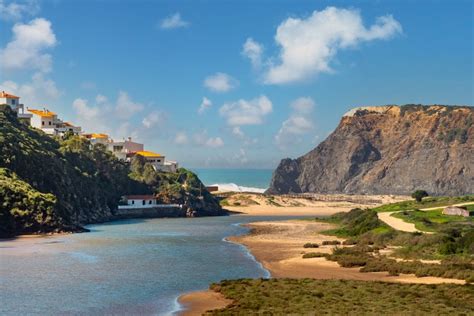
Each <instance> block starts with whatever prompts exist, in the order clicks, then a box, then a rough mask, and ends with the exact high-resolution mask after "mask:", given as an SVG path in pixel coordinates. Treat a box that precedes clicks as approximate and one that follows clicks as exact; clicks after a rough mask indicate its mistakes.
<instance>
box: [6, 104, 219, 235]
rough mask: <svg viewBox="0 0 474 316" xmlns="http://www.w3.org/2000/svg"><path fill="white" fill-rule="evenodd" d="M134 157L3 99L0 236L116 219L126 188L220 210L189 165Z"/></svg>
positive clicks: (199, 211)
mask: <svg viewBox="0 0 474 316" xmlns="http://www.w3.org/2000/svg"><path fill="white" fill-rule="evenodd" d="M133 165H134V166H135V169H133V168H131V166H130V165H129V164H127V163H125V162H122V161H119V160H118V159H117V158H115V156H113V155H112V154H111V153H110V152H108V151H107V150H106V149H105V147H104V146H103V145H100V144H99V145H94V146H92V145H91V144H90V143H89V141H87V140H86V139H84V138H81V137H77V136H71V137H68V138H65V139H61V138H52V137H50V136H48V135H46V134H44V133H43V132H41V131H38V130H36V129H34V128H31V127H29V126H26V125H24V124H22V123H21V122H19V121H18V120H17V118H16V114H15V113H14V112H13V111H12V110H11V109H10V108H9V107H1V108H0V238H2V237H11V236H15V235H18V234H24V233H47V232H61V231H71V232H76V231H83V230H84V229H83V228H82V226H83V225H86V224H90V223H98V222H103V221H107V220H111V219H114V218H115V213H116V210H117V206H118V203H119V201H120V198H121V196H122V195H126V194H151V193H156V194H160V197H161V199H162V200H165V199H166V201H167V202H170V203H179V204H184V205H185V206H186V212H185V213H183V214H181V213H180V214H181V215H182V216H204V215H206V216H207V215H222V214H223V211H222V209H221V207H220V206H219V203H218V201H217V200H216V199H215V198H214V197H213V196H212V195H211V194H210V193H209V192H207V191H206V190H205V187H204V186H203V185H202V184H201V182H200V180H199V179H198V178H197V177H196V176H195V175H194V174H192V173H191V172H189V171H187V170H185V169H180V170H179V172H178V173H173V174H163V173H159V172H155V171H154V170H153V168H152V167H151V166H150V165H148V164H146V163H143V161H136V162H134V164H133ZM131 169H133V170H131ZM201 188H203V189H202V190H201ZM202 191H203V192H202ZM197 192H199V194H198V193H197Z"/></svg>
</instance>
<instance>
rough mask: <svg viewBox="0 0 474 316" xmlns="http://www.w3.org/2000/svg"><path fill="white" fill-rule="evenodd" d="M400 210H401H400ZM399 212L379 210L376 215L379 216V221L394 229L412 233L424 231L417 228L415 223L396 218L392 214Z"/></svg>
mask: <svg viewBox="0 0 474 316" xmlns="http://www.w3.org/2000/svg"><path fill="white" fill-rule="evenodd" d="M400 212H403V211H400ZM400 212H380V213H377V216H378V217H379V219H380V220H381V221H383V222H385V224H387V225H389V226H391V227H393V228H394V229H396V230H401V231H403V232H409V233H414V232H422V233H424V232H423V231H421V230H419V229H417V228H416V227H415V224H413V223H407V222H405V221H404V220H402V219H400V218H396V217H393V216H392V214H395V213H400Z"/></svg>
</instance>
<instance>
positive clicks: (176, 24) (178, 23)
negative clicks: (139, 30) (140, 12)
mask: <svg viewBox="0 0 474 316" xmlns="http://www.w3.org/2000/svg"><path fill="white" fill-rule="evenodd" d="M188 25H189V22H187V21H185V20H183V18H181V14H180V13H179V12H177V13H175V14H173V15H170V16H168V17H166V18H165V19H163V20H162V21H161V24H160V27H161V28H162V29H176V28H180V27H186V26H188Z"/></svg>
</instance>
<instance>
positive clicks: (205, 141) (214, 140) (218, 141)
mask: <svg viewBox="0 0 474 316" xmlns="http://www.w3.org/2000/svg"><path fill="white" fill-rule="evenodd" d="M193 138H194V143H195V144H196V145H198V146H204V147H209V148H218V147H222V146H224V141H223V140H222V138H221V137H218V136H217V137H209V136H208V135H207V131H206V130H204V131H201V132H198V133H195V134H194V137H193Z"/></svg>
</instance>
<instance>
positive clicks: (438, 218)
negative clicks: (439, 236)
mask: <svg viewBox="0 0 474 316" xmlns="http://www.w3.org/2000/svg"><path fill="white" fill-rule="evenodd" d="M470 208H474V204H473V205H471V206H470ZM392 216H393V217H396V218H400V219H402V220H404V221H405V222H408V223H413V224H415V227H416V228H417V229H419V230H422V231H427V232H438V231H441V230H443V229H447V228H449V227H451V226H452V225H446V224H449V223H456V224H457V223H465V224H466V225H469V226H470V229H474V218H473V217H463V216H453V215H444V214H442V209H438V210H432V211H419V210H415V211H403V212H398V213H394V214H392Z"/></svg>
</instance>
